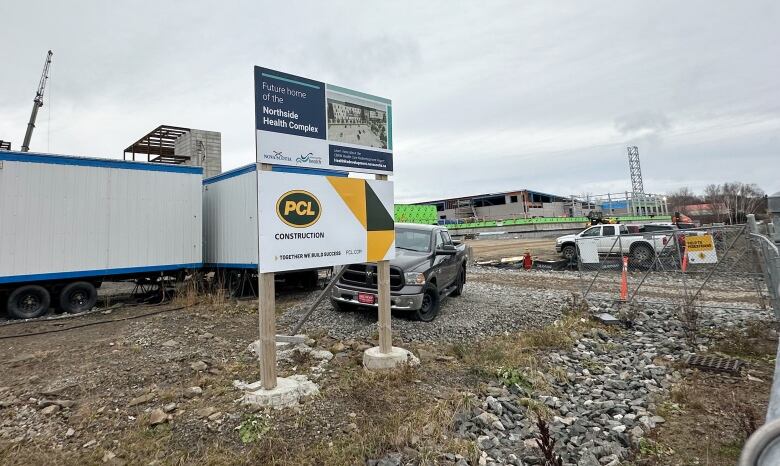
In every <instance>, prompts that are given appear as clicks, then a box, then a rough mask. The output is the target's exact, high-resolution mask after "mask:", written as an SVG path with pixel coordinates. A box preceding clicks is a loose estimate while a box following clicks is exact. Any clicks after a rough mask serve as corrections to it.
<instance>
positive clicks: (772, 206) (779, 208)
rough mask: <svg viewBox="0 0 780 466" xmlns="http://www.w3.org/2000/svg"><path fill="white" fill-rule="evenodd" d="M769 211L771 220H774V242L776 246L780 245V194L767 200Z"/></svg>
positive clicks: (775, 194) (773, 195)
mask: <svg viewBox="0 0 780 466" xmlns="http://www.w3.org/2000/svg"><path fill="white" fill-rule="evenodd" d="M767 210H768V211H769V217H770V220H772V226H773V227H774V228H773V230H774V237H773V238H772V240H773V241H774V242H775V243H776V244H780V192H776V193H774V194H772V195H771V196H769V197H768V198H767Z"/></svg>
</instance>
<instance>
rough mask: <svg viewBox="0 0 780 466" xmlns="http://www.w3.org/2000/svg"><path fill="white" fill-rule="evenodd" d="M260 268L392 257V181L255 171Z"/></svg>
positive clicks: (282, 268)
mask: <svg viewBox="0 0 780 466" xmlns="http://www.w3.org/2000/svg"><path fill="white" fill-rule="evenodd" d="M257 205H258V211H259V215H258V220H259V222H258V224H259V235H258V240H259V245H258V249H259V266H258V270H259V272H260V273H265V272H283V271H287V270H300V269H308V268H318V267H328V266H331V265H343V264H355V263H361V262H376V261H382V260H390V259H393V258H394V257H395V231H394V222H393V183H392V182H390V181H379V180H364V179H360V178H345V177H334V176H314V175H301V174H292V173H281V172H272V171H260V172H258V194H257Z"/></svg>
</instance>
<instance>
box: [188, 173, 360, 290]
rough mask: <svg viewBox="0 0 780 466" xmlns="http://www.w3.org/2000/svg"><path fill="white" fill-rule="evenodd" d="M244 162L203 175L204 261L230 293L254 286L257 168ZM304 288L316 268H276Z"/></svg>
mask: <svg viewBox="0 0 780 466" xmlns="http://www.w3.org/2000/svg"><path fill="white" fill-rule="evenodd" d="M258 169H259V166H258V164H254V163H252V164H249V165H245V166H243V167H239V168H236V169H234V170H230V171H227V172H225V173H222V174H220V175H217V176H213V177H211V178H206V179H204V180H203V262H204V267H206V268H208V269H210V270H212V271H215V272H216V273H217V278H218V279H219V280H223V283H224V285H225V286H226V287H227V289H228V292H229V293H230V294H231V296H239V295H243V294H246V293H250V292H251V293H254V292H256V289H257V288H256V284H257V262H258V260H257V258H258V240H257V234H258V224H257V171H258ZM273 171H280V172H285V173H304V174H311V175H320V176H322V175H327V176H347V172H339V171H330V170H314V169H302V168H296V167H283V166H274V167H273ZM276 275H277V278H278V279H280V280H284V281H288V282H295V283H298V284H301V285H303V286H304V287H306V288H313V287H315V286H316V285H317V281H318V273H317V270H304V271H297V272H288V273H280V274H276Z"/></svg>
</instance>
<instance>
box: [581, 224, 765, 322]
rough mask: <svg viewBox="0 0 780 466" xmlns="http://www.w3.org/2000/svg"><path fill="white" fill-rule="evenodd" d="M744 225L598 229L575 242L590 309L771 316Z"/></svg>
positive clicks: (755, 251)
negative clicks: (644, 307)
mask: <svg viewBox="0 0 780 466" xmlns="http://www.w3.org/2000/svg"><path fill="white" fill-rule="evenodd" d="M755 243H756V241H755V239H754V238H752V237H751V234H750V233H749V232H748V230H747V228H746V226H745V225H734V226H721V227H708V228H697V229H690V230H662V231H655V232H642V233H631V232H630V231H629V229H628V227H627V226H625V225H600V226H599V227H593V228H591V229H589V230H586V231H585V232H583V233H582V234H580V235H579V236H578V237H577V238H576V240H575V245H574V246H575V247H576V254H577V264H578V270H579V272H580V278H581V286H582V294H583V296H584V297H585V298H586V299H588V301H589V302H591V303H594V302H597V303H598V302H607V303H613V304H614V303H629V304H650V303H657V304H674V305H676V306H682V308H683V309H684V308H687V307H696V308H700V309H701V308H707V307H713V308H718V309H729V308H733V309H747V310H753V309H766V308H767V306H768V304H769V298H770V295H769V290H768V289H767V287H766V285H765V281H764V277H763V274H762V273H763V269H762V266H761V265H760V264H761V261H759V254H763V253H762V251H761V250H760V248H758V247H757V245H756V244H755Z"/></svg>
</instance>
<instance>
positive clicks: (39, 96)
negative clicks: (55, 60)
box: [22, 50, 54, 152]
mask: <svg viewBox="0 0 780 466" xmlns="http://www.w3.org/2000/svg"><path fill="white" fill-rule="evenodd" d="M52 55H54V54H53V53H52V52H51V50H49V53H47V54H46V62H45V63H44V64H43V73H42V74H41V81H40V82H39V83H38V90H37V91H36V92H35V98H34V99H33V108H32V113H31V114H30V122H29V123H27V132H26V133H24V142H23V143H22V152H27V151H29V150H30V139H32V133H33V130H34V129H35V119H36V118H37V117H38V109H39V108H41V107H43V92H44V91H45V90H46V81H47V80H48V79H49V65H51V56H52Z"/></svg>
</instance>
